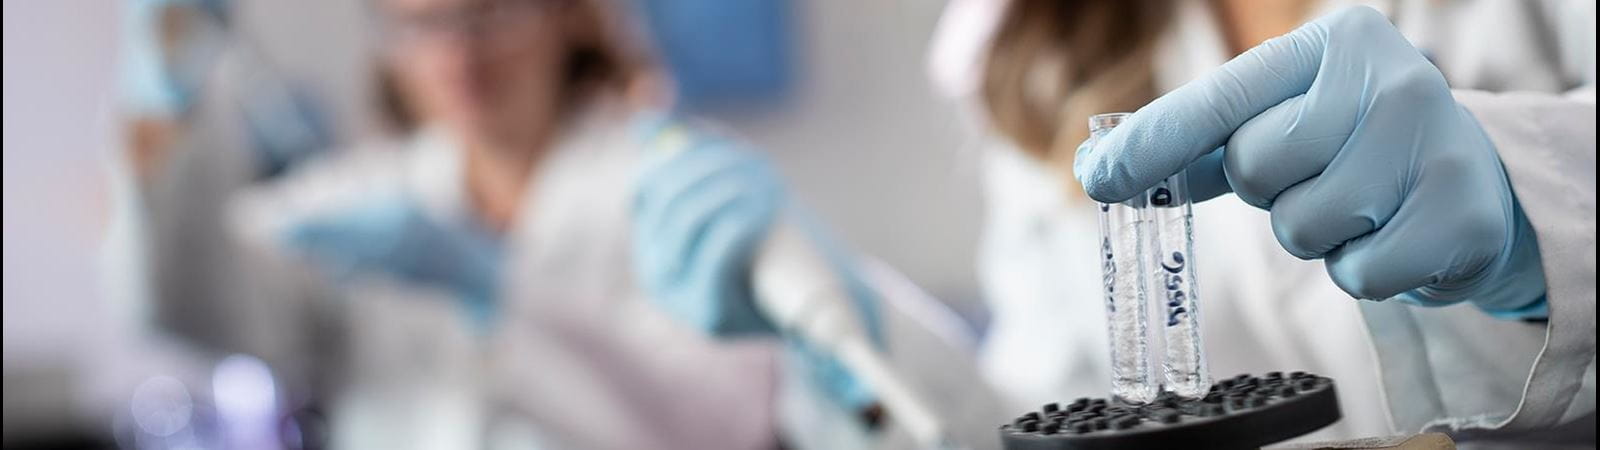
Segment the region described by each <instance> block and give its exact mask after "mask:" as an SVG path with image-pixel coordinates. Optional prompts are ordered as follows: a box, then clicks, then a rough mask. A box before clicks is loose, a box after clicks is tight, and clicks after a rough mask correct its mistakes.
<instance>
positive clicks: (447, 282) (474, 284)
mask: <svg viewBox="0 0 1600 450" xmlns="http://www.w3.org/2000/svg"><path fill="white" fill-rule="evenodd" d="M283 240H284V243H285V244H287V245H288V246H289V247H291V248H294V249H297V250H299V251H301V252H304V253H306V254H307V255H309V256H310V257H311V258H312V259H314V260H316V261H317V262H319V263H321V267H322V268H323V269H325V270H326V271H327V272H328V273H329V274H330V275H331V276H332V277H333V278H334V279H336V280H340V281H344V280H349V279H351V278H353V277H356V276H358V275H371V274H381V275H384V276H389V277H393V278H395V279H399V280H404V281H408V282H415V283H419V284H424V285H429V286H435V287H439V288H442V289H444V290H447V291H449V292H450V293H452V294H453V295H454V296H455V297H456V298H457V300H459V301H461V303H462V305H463V306H464V307H465V308H466V309H467V312H468V315H469V317H471V318H472V320H473V321H474V324H475V325H478V326H480V327H482V326H486V325H487V324H488V323H489V320H490V318H491V317H492V315H493V312H494V303H495V300H496V298H497V295H498V286H499V279H500V266H501V264H500V263H501V259H502V253H503V252H502V250H501V248H500V245H499V243H498V242H496V240H495V238H494V237H493V236H492V235H490V234H489V232H488V231H487V230H484V229H481V228H477V227H475V226H473V225H471V224H467V223H462V224H444V223H439V222H438V221H436V220H434V219H432V218H430V217H428V216H427V215H426V214H424V213H423V212H422V210H421V208H420V207H419V206H418V205H417V204H415V203H414V202H413V201H411V200H409V199H405V198H398V197H396V198H382V199H375V200H373V201H370V202H366V203H364V204H362V205H360V206H358V207H355V208H351V209H346V210H341V211H337V212H334V213H331V214H325V215H321V216H315V217H311V218H309V219H308V220H305V221H302V222H299V223H296V224H295V225H293V226H291V227H290V228H288V229H286V230H285V231H284V234H283Z"/></svg>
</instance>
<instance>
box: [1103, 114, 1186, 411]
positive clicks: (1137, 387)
mask: <svg viewBox="0 0 1600 450" xmlns="http://www.w3.org/2000/svg"><path fill="white" fill-rule="evenodd" d="M1127 115H1128V114H1127V113H1112V114H1101V115H1096V116H1093V117H1090V118H1089V131H1090V139H1098V138H1099V137H1100V136H1101V135H1103V134H1105V133H1106V132H1107V131H1110V130H1111V128H1113V127H1115V126H1117V125H1118V124H1120V123H1122V120H1123V119H1124V118H1126V117H1127ZM1100 211H1101V213H1100V229H1101V231H1100V233H1101V236H1102V242H1103V243H1102V248H1103V249H1104V250H1105V251H1104V252H1103V253H1104V255H1102V256H1103V257H1104V258H1105V261H1104V262H1103V263H1102V266H1103V267H1104V271H1105V277H1106V296H1107V302H1108V306H1107V308H1108V310H1110V311H1115V310H1112V309H1111V308H1114V307H1115V308H1120V307H1123V306H1124V304H1123V303H1117V302H1119V301H1120V302H1125V303H1128V304H1129V305H1133V307H1134V308H1135V310H1136V311H1138V312H1146V311H1149V310H1148V309H1145V308H1144V307H1145V306H1146V305H1148V303H1146V302H1147V300H1146V299H1147V298H1150V297H1154V298H1155V299H1157V300H1155V301H1157V302H1159V303H1158V305H1155V306H1158V308H1156V310H1158V311H1160V317H1159V319H1158V320H1159V322H1158V323H1161V324H1163V327H1162V328H1160V329H1158V330H1159V332H1160V333H1161V334H1162V336H1163V341H1162V342H1161V344H1162V348H1163V352H1164V354H1163V355H1162V356H1163V357H1162V369H1163V375H1164V378H1165V379H1166V388H1167V389H1168V390H1171V391H1173V392H1174V393H1176V394H1178V395H1180V396H1184V397H1189V398H1196V397H1201V396H1204V395H1205V394H1206V391H1207V389H1209V388H1210V387H1211V379H1210V376H1209V375H1208V374H1207V372H1206V364H1205V354H1204V353H1203V348H1204V346H1203V345H1202V344H1201V340H1200V319H1199V314H1200V311H1199V308H1198V301H1199V295H1198V294H1199V288H1198V285H1197V277H1196V272H1195V264H1194V213H1193V199H1192V198H1191V196H1190V194H1189V183H1188V176H1187V174H1186V173H1185V172H1178V173H1177V174H1175V175H1173V176H1171V177H1168V178H1167V179H1166V180H1162V181H1161V182H1160V183H1158V184H1156V185H1155V186H1153V187H1151V188H1150V189H1148V190H1146V191H1145V192H1144V194H1143V195H1141V196H1137V197H1134V198H1132V199H1129V200H1127V201H1124V202H1122V203H1119V204H1116V205H1104V204H1102V205H1101V206H1100ZM1119 243H1120V244H1119ZM1117 253H1122V254H1124V255H1127V256H1114V255H1116V254H1117ZM1129 253H1134V254H1132V255H1129ZM1118 265H1120V266H1122V268H1124V269H1127V268H1129V267H1130V266H1132V267H1133V268H1134V270H1136V271H1137V272H1135V273H1136V274H1148V275H1147V276H1141V275H1132V274H1128V273H1118V272H1117V266H1118ZM1128 285H1131V286H1128ZM1125 286H1126V287H1125ZM1129 287H1131V288H1132V289H1133V290H1135V293H1133V294H1120V295H1121V296H1122V297H1127V298H1125V299H1124V298H1119V294H1117V293H1115V292H1114V289H1115V290H1125V289H1127V288H1129ZM1131 302H1137V303H1131ZM1109 303H1116V304H1114V305H1112V304H1109ZM1128 313H1129V314H1132V313H1133V312H1128ZM1128 320H1143V319H1142V316H1141V318H1138V319H1130V318H1127V317H1122V316H1121V314H1117V313H1112V326H1111V327H1112V329H1111V339H1112V365H1113V367H1112V378H1113V384H1112V387H1113V390H1114V391H1116V392H1117V394H1118V395H1123V398H1126V399H1129V400H1136V399H1137V398H1138V397H1140V396H1142V395H1143V393H1144V392H1145V391H1144V390H1145V389H1146V387H1145V386H1146V384H1148V385H1153V383H1150V382H1148V381H1145V382H1144V383H1146V384H1141V383H1140V382H1138V381H1134V380H1137V379H1144V380H1148V378H1149V377H1150V375H1147V374H1145V373H1143V372H1134V371H1136V370H1143V369H1144V368H1145V367H1147V366H1146V364H1148V363H1144V364H1136V363H1135V361H1133V360H1132V359H1134V358H1137V359H1138V360H1137V361H1138V362H1141V363H1142V362H1144V361H1146V359H1145V358H1146V356H1145V355H1146V354H1147V352H1148V351H1149V350H1148V343H1147V340H1146V339H1147V338H1146V335H1147V334H1146V333H1148V332H1147V331H1146V328H1147V327H1146V326H1144V325H1142V324H1140V325H1136V326H1134V327H1131V328H1128V329H1119V326H1118V323H1119V322H1118V321H1128ZM1130 335H1131V336H1134V337H1130ZM1123 389H1128V390H1132V391H1133V394H1132V395H1131V396H1130V395H1124V394H1123V393H1122V390H1123ZM1148 389H1150V390H1152V391H1159V390H1160V389H1159V388H1154V387H1151V388H1148Z"/></svg>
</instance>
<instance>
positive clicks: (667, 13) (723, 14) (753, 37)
mask: <svg viewBox="0 0 1600 450" xmlns="http://www.w3.org/2000/svg"><path fill="white" fill-rule="evenodd" d="M635 1H636V3H637V5H638V9H639V11H640V13H641V14H640V15H641V16H642V17H643V19H644V21H645V22H646V25H647V27H646V28H647V29H648V30H649V32H650V35H651V38H652V41H653V42H654V43H655V44H656V46H657V50H658V51H659V52H660V54H661V57H662V59H663V60H664V62H665V63H666V65H667V66H668V68H669V69H671V71H672V74H673V76H674V78H675V79H676V81H677V90H678V101H679V102H680V103H681V105H680V106H682V107H685V108H689V109H693V108H698V107H702V106H707V105H713V104H720V103H729V102H741V101H745V102H748V101H765V100H774V99H778V98H781V97H782V96H783V95H784V93H785V92H786V91H787V90H788V87H789V84H790V79H791V78H793V75H792V74H791V72H793V70H794V69H793V62H792V57H791V53H792V50H791V47H792V45H793V44H792V42H791V41H792V40H793V39H792V38H791V34H792V33H793V27H792V26H791V24H790V20H791V19H790V16H791V14H790V11H789V8H790V5H789V2H788V1H787V0H740V1H732V2H730V1H723V0H635Z"/></svg>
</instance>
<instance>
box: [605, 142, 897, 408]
mask: <svg viewBox="0 0 1600 450" xmlns="http://www.w3.org/2000/svg"><path fill="white" fill-rule="evenodd" d="M635 128H636V133H637V135H638V136H639V138H640V143H641V146H642V147H644V151H645V160H646V161H647V163H646V164H644V167H643V172H642V173H641V174H640V176H639V178H638V180H637V184H636V185H635V196H634V203H633V230H634V232H633V261H634V265H635V269H636V270H635V271H636V273H637V274H638V275H639V277H640V279H641V283H642V284H643V286H644V288H645V289H646V291H647V292H648V293H649V294H650V296H651V297H652V298H653V299H655V300H656V302H657V304H658V305H659V306H660V307H662V308H663V309H665V310H666V311H667V313H668V314H670V315H672V316H673V317H675V318H677V319H678V320H681V321H683V322H685V323H687V324H689V325H691V326H693V327H695V328H697V329H700V330H702V331H705V332H707V333H709V334H711V335H714V336H723V337H726V336H737V335H773V334H777V332H778V330H777V329H776V328H775V327H774V326H773V324H772V322H771V321H769V320H768V319H767V318H766V317H765V316H763V315H762V314H761V312H760V309H759V308H758V307H757V306H756V304H755V299H754V293H753V292H752V291H751V279H750V277H751V267H750V265H751V263H752V260H753V259H754V256H755V253H756V250H757V249H758V248H760V246H761V244H762V243H763V242H764V240H765V238H766V235H767V230H768V229H769V228H770V227H771V226H772V224H773V220H775V219H776V218H777V217H778V216H779V214H780V212H781V211H783V210H784V209H785V208H786V207H791V208H792V206H793V205H787V204H786V203H787V202H786V201H785V195H784V190H783V186H782V184H781V181H780V180H779V178H778V174H777V172H776V171H775V170H773V168H772V167H771V165H769V164H768V163H767V161H766V160H765V159H763V158H762V157H760V156H759V155H757V154H756V153H753V152H751V151H749V150H747V149H745V148H742V147H741V146H740V144H738V143H736V142H734V141H732V140H728V139H725V138H721V137H718V136H713V135H710V134H706V133H703V132H701V131H699V130H694V129H690V128H689V127H686V126H684V125H682V124H680V123H677V122H675V121H673V120H671V119H670V118H666V117H664V116H653V117H649V118H643V119H640V123H639V124H638V125H637V126H636V127H635ZM785 217H788V218H790V219H800V220H801V222H809V220H805V218H806V217H807V216H806V215H804V214H800V213H796V212H794V211H793V210H792V209H791V210H790V211H789V213H788V215H787V216H785ZM797 225H799V226H800V228H801V229H802V230H804V231H805V234H806V235H807V236H808V237H809V238H810V240H811V242H813V243H816V244H817V245H819V246H821V247H822V250H823V253H824V254H826V255H827V256H828V259H829V260H830V262H831V263H832V265H833V267H834V269H835V271H836V273H838V274H839V275H840V276H841V277H842V279H843V280H844V281H845V283H846V284H847V285H848V287H849V289H850V291H851V293H852V300H854V301H855V305H856V306H857V312H858V313H860V315H861V317H862V318H863V321H864V322H865V324H864V326H865V328H866V330H867V332H868V333H870V334H871V335H872V337H873V338H874V340H876V341H877V342H878V343H880V344H881V343H882V342H883V341H882V338H881V331H880V329H879V328H880V325H879V320H878V309H877V300H876V296H875V295H874V293H873V291H872V290H871V289H869V288H868V287H867V285H866V284H865V283H864V282H863V280H861V279H860V277H859V276H858V275H857V274H856V271H855V269H854V267H853V264H851V262H850V259H849V258H846V257H842V254H841V253H840V252H838V251H837V246H836V245H834V244H833V243H832V241H831V240H830V239H828V238H827V237H826V234H825V233H822V232H821V227H819V226H816V225H815V224H812V223H800V224H797ZM791 338H792V336H791ZM789 340H790V341H791V342H792V343H794V344H797V345H795V346H794V348H796V349H797V350H799V351H800V352H801V353H802V355H803V356H804V357H805V359H806V360H807V361H808V362H811V364H808V366H809V367H808V370H809V371H810V372H811V375H812V376H813V377H814V379H816V380H817V381H818V382H819V384H820V385H822V387H823V388H824V389H825V390H827V392H828V393H829V395H830V396H831V397H832V398H833V399H834V400H837V401H839V402H841V403H842V404H844V405H845V406H846V407H860V406H865V405H866V404H868V403H869V402H871V401H873V400H874V398H873V397H872V395H871V393H870V392H868V391H867V390H866V389H865V386H864V385H862V384H861V383H860V382H859V381H857V380H856V379H855V378H854V377H852V376H850V375H849V374H848V372H847V371H845V370H844V369H843V367H842V366H840V365H839V364H838V362H837V361H835V360H834V359H833V358H831V357H828V356H825V355H820V354H817V353H816V352H812V351H809V350H808V349H807V348H806V346H805V345H804V343H803V342H800V341H799V340H798V339H789Z"/></svg>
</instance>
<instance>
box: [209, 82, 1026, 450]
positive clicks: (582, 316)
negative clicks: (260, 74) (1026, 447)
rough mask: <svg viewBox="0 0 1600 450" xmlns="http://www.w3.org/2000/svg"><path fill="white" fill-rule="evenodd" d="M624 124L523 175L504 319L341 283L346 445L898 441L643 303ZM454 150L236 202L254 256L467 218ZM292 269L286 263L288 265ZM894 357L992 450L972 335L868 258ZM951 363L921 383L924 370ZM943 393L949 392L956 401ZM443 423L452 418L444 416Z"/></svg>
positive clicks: (770, 353)
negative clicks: (332, 237)
mask: <svg viewBox="0 0 1600 450" xmlns="http://www.w3.org/2000/svg"><path fill="white" fill-rule="evenodd" d="M626 120H627V117H626V116H625V115H622V114H621V113H620V111H617V110H612V109H608V108H605V107H595V108H594V109H593V110H591V111H589V113H587V114H583V115H580V116H579V119H578V120H577V121H575V122H574V124H573V125H572V126H571V127H569V129H568V130H567V131H566V133H565V135H564V136H563V137H562V138H560V139H559V143H558V144H557V145H556V146H554V147H553V148H552V150H551V152H552V153H551V154H549V155H548V156H547V157H545V158H544V159H543V160H542V161H541V164H540V165H539V167H538V170H537V172H536V174H535V176H534V177H533V180H534V181H533V185H532V186H530V191H529V195H528V196H527V198H526V202H527V203H526V206H525V207H524V208H523V209H522V213H521V215H520V216H519V218H518V220H517V221H516V223H515V225H514V226H513V228H512V231H510V232H509V233H508V234H507V235H506V236H505V237H504V239H505V242H504V245H505V248H506V250H507V253H508V254H509V257H508V258H507V260H506V266H505V268H504V271H503V273H504V274H505V278H506V279H505V280H503V288H504V290H503V291H504V292H505V295H503V296H502V300H501V304H500V310H499V312H498V313H497V319H496V322H495V323H494V324H493V325H492V328H490V329H489V331H487V332H486V333H485V334H483V335H481V336H479V335H475V333H474V332H473V330H472V328H471V327H470V326H469V321H468V320H467V318H466V317H465V313H464V311H463V310H464V309H463V308H461V307H459V306H458V305H455V304H453V301H452V300H450V299H449V297H448V296H446V295H443V292H442V291H436V290H432V289H430V288H429V287H426V286H416V285H408V284H406V283H402V282H398V281H395V280H391V279H384V278H383V277H379V276H374V277H371V279H369V280H363V281H360V282H358V283H355V284H356V285H355V286H349V287H348V288H347V289H343V291H344V292H342V293H341V295H340V296H341V297H344V298H345V300H344V301H343V303H342V304H343V305H345V306H344V308H345V309H346V312H345V313H344V316H346V317H347V319H346V320H345V324H344V328H345V329H347V330H348V331H347V332H346V333H345V334H346V335H348V338H349V343H348V345H349V349H348V350H346V351H345V353H346V354H348V358H349V360H348V361H347V362H346V365H347V366H349V367H348V368H346V369H345V371H346V372H347V378H348V380H349V381H348V382H347V383H346V385H347V387H346V388H344V389H343V393H342V394H341V397H340V399H339V401H337V402H336V405H335V408H334V412H335V413H334V417H335V421H334V428H335V438H336V442H335V443H336V444H342V446H344V447H348V448H478V447H482V446H501V445H506V446H517V445H520V444H533V446H535V447H541V448H581V449H590V448H594V449H612V448H683V449H702V448H734V449H737V448H770V447H772V446H773V445H775V444H776V440H775V439H776V436H782V439H783V440H784V441H785V442H787V443H788V444H790V445H793V446H797V447H800V448H859V447H869V446H883V447H893V448H904V447H907V446H909V445H910V444H909V442H907V441H906V435H904V434H903V433H901V432H899V431H897V430H890V431H889V432H888V433H883V434H871V433H867V432H866V431H865V430H864V428H862V426H861V425H860V424H859V421H858V420H856V419H855V416H854V415H853V413H851V412H849V411H844V410H843V409H842V408H839V407H838V406H836V405H834V404H832V403H830V402H828V401H826V400H825V399H823V398H822V396H821V395H820V394H817V392H820V391H818V390H817V387H816V386H813V385H812V380H811V379H810V378H809V377H807V376H804V375H802V374H804V373H806V372H805V368H803V367H799V362H798V361H799V360H798V359H796V358H792V357H785V356H784V355H786V353H785V352H783V351H781V350H782V346H781V345H780V344H778V343H777V342H776V341H774V340H766V339H733V340H719V339H715V338H711V337H708V336H706V335H704V334H702V333H700V332H699V331H698V330H695V329H693V328H691V327H689V326H686V325H683V324H681V323H679V322H677V321H675V320H674V319H672V318H671V317H670V316H668V315H667V314H666V313H664V312H663V311H661V310H659V309H657V308H656V307H655V306H654V305H652V304H651V302H650V301H649V300H648V299H647V298H646V297H645V295H644V293H643V292H642V291H641V289H640V287H639V286H637V285H636V284H635V280H634V278H633V274H632V272H631V269H632V267H633V265H632V263H631V262H630V260H629V258H630V244H629V238H630V235H631V233H630V232H629V227H630V226H631V225H630V223H631V222H630V220H629V217H628V214H629V213H630V212H629V205H630V203H631V202H630V198H631V191H632V180H633V175H634V173H635V171H636V170H637V167H636V166H637V164H639V163H640V159H641V158H639V156H640V153H641V150H640V149H639V148H638V147H637V145H636V144H635V143H634V142H633V140H632V139H631V138H630V137H629V135H628V133H627V129H626ZM461 186H462V179H461V162H460V158H459V152H458V149H457V147H456V144H454V143H453V142H451V141H450V139H449V138H448V137H447V136H446V135H445V134H443V133H440V132H432V131H424V132H422V133H420V134H418V135H417V136H416V137H414V138H412V139H411V140H410V141H409V142H406V143H404V144H402V145H401V146H399V147H398V148H394V147H390V148H381V149H375V150H368V151H355V152H351V153H350V154H347V155H342V156H340V157H339V158H337V159H335V160H331V161H325V162H324V163H322V164H317V165H314V166H312V167H309V168H308V169H307V170H305V171H303V172H302V173H298V174H294V175H292V176H291V177H290V178H289V179H288V180H286V181H285V182H283V183H280V184H279V185H277V186H273V187H271V188H270V189H266V190H261V191H258V192H254V193H252V194H251V195H249V196H247V197H245V198H243V199H242V200H241V202H240V205H239V208H237V211H236V213H237V214H236V219H237V220H236V223H237V224H238V226H239V228H240V229H241V230H242V234H243V235H245V236H247V239H246V240H247V241H250V242H254V243H256V244H257V247H259V248H260V249H262V250H263V251H268V252H280V253H281V250H277V249H275V247H276V244H275V242H276V241H275V236H277V235H278V233H281V231H282V230H284V229H285V228H286V227H288V226H291V225H292V224H293V223H296V222H297V221H300V220H304V218H305V217H307V216H309V215H311V214H315V213H317V212H321V211H328V210H330V209H339V208H346V207H350V206H352V205H354V204H356V203H357V202H361V201H363V200H364V199H368V198H373V197H374V196H377V195H388V194H394V193H404V194H403V195H408V196H410V197H411V198H414V199H417V200H418V201H419V202H420V203H421V204H422V205H423V209H424V210H425V212H426V213H427V214H429V215H430V217H433V218H436V219H440V220H444V221H451V220H462V218H464V217H467V216H466V215H467V214H468V211H467V210H466V203H465V201H464V196H463V193H462V192H463V191H462V188H461ZM284 256H286V257H289V258H293V257H295V256H294V255H292V254H287V255H284ZM866 267H868V268H869V270H868V271H867V272H868V273H869V278H870V279H871V280H872V284H873V285H874V286H875V287H877V288H878V290H879V292H880V293H881V294H883V296H884V297H885V298H886V302H885V305H886V307H885V308H884V311H885V315H884V316H885V323H884V326H885V330H886V332H887V333H886V334H887V337H888V342H889V349H890V350H889V353H890V357H891V360H892V361H893V364H896V365H899V366H901V367H902V369H903V370H906V371H907V373H908V374H913V375H916V376H917V378H916V379H915V380H914V384H915V385H916V386H917V389H919V390H921V391H922V392H924V393H925V394H926V395H928V396H929V398H928V400H929V401H930V403H932V404H934V405H937V406H939V407H940V409H941V411H942V412H944V413H947V414H950V415H951V418H950V420H949V422H950V423H952V424H955V425H956V426H955V429H953V430H952V432H953V434H954V435H955V436H956V437H958V438H959V439H961V440H962V441H965V442H971V443H973V444H974V446H975V448H992V447H994V446H996V445H997V442H996V439H997V438H996V435H995V434H994V432H993V425H994V424H998V423H1000V422H1002V421H1004V420H1005V418H1004V417H1003V413H1002V412H1001V410H1000V409H999V408H998V405H997V404H996V403H995V402H993V396H992V394H991V393H989V391H987V390H986V389H983V388H982V386H983V384H982V382H981V381H980V380H981V377H980V376H979V375H978V374H977V372H976V370H975V369H974V367H975V362H973V353H974V352H975V345H973V344H971V341H972V339H971V333H970V332H969V331H967V330H964V329H962V328H961V327H960V326H959V325H956V324H957V323H958V322H959V321H956V320H954V319H952V318H951V316H949V313H948V311H943V310H942V309H940V308H938V307H935V306H934V305H936V303H933V302H931V301H930V300H928V298H927V297H926V296H925V295H923V294H922V293H921V292H919V291H917V290H916V289H915V288H914V287H911V285H910V284H909V283H906V282H904V280H903V279H900V278H899V277H898V276H897V275H895V274H894V273H893V272H892V271H890V270H888V269H886V268H884V267H883V266H881V265H878V264H873V263H870V262H869V263H868V264H866ZM944 365H951V366H954V367H950V368H940V370H930V368H932V367H938V366H944ZM956 387H959V389H958V388H956ZM447 413H448V414H447Z"/></svg>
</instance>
